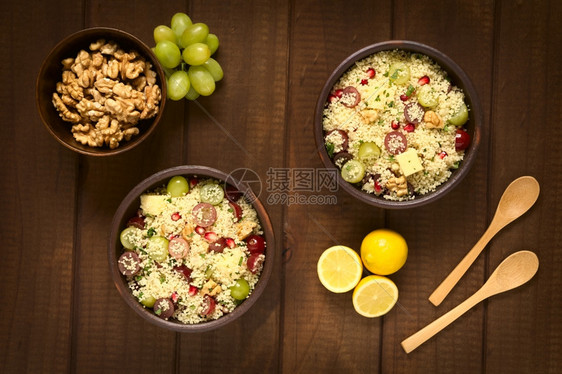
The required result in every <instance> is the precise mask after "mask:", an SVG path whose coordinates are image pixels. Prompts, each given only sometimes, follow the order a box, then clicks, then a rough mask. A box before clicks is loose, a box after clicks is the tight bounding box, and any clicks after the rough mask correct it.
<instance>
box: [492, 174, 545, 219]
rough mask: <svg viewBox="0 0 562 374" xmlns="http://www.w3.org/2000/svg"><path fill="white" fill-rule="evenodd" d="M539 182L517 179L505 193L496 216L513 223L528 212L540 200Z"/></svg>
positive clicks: (522, 178) (525, 178)
mask: <svg viewBox="0 0 562 374" xmlns="http://www.w3.org/2000/svg"><path fill="white" fill-rule="evenodd" d="M539 192H540V186H539V182H537V180H536V179H535V178H533V177H530V176H524V177H520V178H517V179H516V180H514V181H513V182H511V184H510V185H509V186H507V188H506V189H505V191H504V192H503V195H502V197H501V199H500V202H499V204H498V208H497V210H496V215H497V214H498V213H499V214H500V215H501V216H503V217H505V219H506V220H507V219H509V220H510V221H509V222H511V221H513V220H514V219H516V218H518V217H520V216H521V215H522V214H523V213H525V212H526V211H528V210H529V209H530V208H531V207H532V206H533V204H535V202H536V201H537V199H538V198H539Z"/></svg>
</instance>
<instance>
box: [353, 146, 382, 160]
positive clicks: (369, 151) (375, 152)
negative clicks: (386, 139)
mask: <svg viewBox="0 0 562 374" xmlns="http://www.w3.org/2000/svg"><path fill="white" fill-rule="evenodd" d="M357 155H358V156H359V158H360V159H361V160H375V159H377V158H379V156H380V155H381V149H380V148H379V147H378V146H377V145H376V144H375V143H373V142H365V143H363V144H361V146H360V147H359V152H358V154H357Z"/></svg>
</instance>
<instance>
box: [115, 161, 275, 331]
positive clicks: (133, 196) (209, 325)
mask: <svg viewBox="0 0 562 374" xmlns="http://www.w3.org/2000/svg"><path fill="white" fill-rule="evenodd" d="M176 175H183V176H198V177H211V178H214V179H217V180H220V181H227V182H228V184H230V185H232V186H234V187H236V188H237V189H238V191H240V192H242V193H243V194H244V196H245V197H246V199H247V201H249V202H251V204H252V206H253V207H254V209H255V210H256V212H257V214H258V218H259V221H260V223H261V226H262V230H263V232H264V235H265V240H266V243H267V249H266V252H265V255H266V258H265V262H264V264H263V270H262V273H261V275H260V279H259V280H258V282H257V284H256V286H255V288H254V290H253V291H252V294H251V295H250V297H249V298H247V299H246V300H244V301H243V302H242V303H241V304H240V305H239V306H238V307H236V308H235V309H234V311H233V312H232V313H229V314H226V315H224V316H223V317H220V318H219V319H216V320H213V321H209V322H203V323H199V324H193V325H187V324H183V323H180V322H177V321H174V320H164V319H161V318H159V317H158V316H156V315H155V314H154V313H153V311H152V310H151V309H146V308H144V307H143V306H142V305H141V304H140V303H139V302H138V301H137V299H136V298H135V297H134V296H133V295H132V293H131V290H130V289H129V287H128V285H127V280H126V278H125V276H123V275H122V274H121V272H120V271H119V268H118V266H117V260H118V259H119V257H120V256H121V254H122V253H123V246H122V245H121V242H120V239H119V234H120V233H121V231H122V230H123V229H124V228H125V227H126V224H127V221H128V220H129V218H131V217H133V216H135V215H136V212H137V210H138V209H139V205H140V199H139V196H140V195H141V194H143V193H144V192H146V191H148V190H152V189H154V188H156V187H160V186H163V185H165V184H166V183H167V182H168V180H169V179H170V178H171V177H173V176H176ZM108 254H109V268H110V271H111V276H112V278H113V281H114V282H115V286H117V290H118V291H119V293H120V294H121V297H123V299H124V300H125V302H126V303H127V304H128V305H129V306H130V307H131V308H132V309H133V310H134V311H135V312H136V313H138V314H139V315H140V316H141V317H142V318H144V319H145V320H147V321H148V322H150V323H152V324H155V325H157V326H160V327H163V328H166V329H169V330H174V331H178V332H204V331H210V330H214V329H217V328H219V327H222V326H224V325H226V324H228V323H231V322H232V321H234V320H236V319H237V318H239V317H240V316H242V315H243V314H244V313H246V311H248V309H250V307H251V306H252V305H253V304H254V303H255V302H256V301H257V300H258V298H259V297H260V295H261V294H262V293H263V291H264V289H265V287H266V286H267V282H268V281H269V278H270V276H271V272H272V270H273V263H274V258H275V237H274V235H273V227H272V225H271V221H270V220H269V216H268V214H267V212H266V210H265V208H264V206H263V205H262V203H261V202H260V201H259V200H258V199H257V197H256V195H255V194H254V192H253V191H252V190H251V188H249V187H248V185H246V184H244V183H241V182H239V181H238V180H236V179H234V178H233V177H232V176H231V175H227V174H225V173H223V172H222V171H219V170H216V169H212V168H209V167H205V166H177V167H173V168H170V169H166V170H163V171H160V172H158V173H156V174H153V175H151V176H150V177H148V178H146V179H145V180H143V181H142V182H140V183H139V184H138V185H137V186H135V187H134V188H133V189H132V190H131V192H129V193H128V194H127V196H125V198H124V199H123V201H122V202H121V204H120V205H119V207H118V208H117V212H116V213H115V215H114V217H113V221H112V223H111V233H110V236H109V247H108Z"/></svg>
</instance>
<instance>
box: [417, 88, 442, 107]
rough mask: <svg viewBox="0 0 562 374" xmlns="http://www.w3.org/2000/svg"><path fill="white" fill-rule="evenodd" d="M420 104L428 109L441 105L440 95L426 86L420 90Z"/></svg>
mask: <svg viewBox="0 0 562 374" xmlns="http://www.w3.org/2000/svg"><path fill="white" fill-rule="evenodd" d="M418 102H419V103H420V104H421V105H422V106H424V107H426V108H433V107H435V106H437V104H439V94H438V93H437V92H436V91H435V90H434V89H433V87H431V86H430V85H428V84H426V85H425V86H421V87H420V88H419V90H418Z"/></svg>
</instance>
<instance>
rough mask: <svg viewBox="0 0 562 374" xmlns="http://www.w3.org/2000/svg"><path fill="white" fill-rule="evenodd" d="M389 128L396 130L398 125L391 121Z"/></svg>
mask: <svg viewBox="0 0 562 374" xmlns="http://www.w3.org/2000/svg"><path fill="white" fill-rule="evenodd" d="M390 127H392V129H393V130H398V129H399V128H400V124H399V123H398V122H397V121H392V123H391V124H390Z"/></svg>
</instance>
